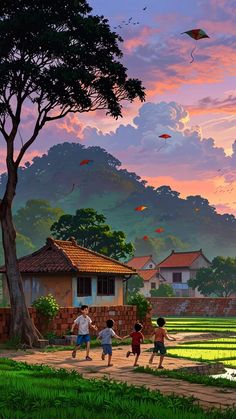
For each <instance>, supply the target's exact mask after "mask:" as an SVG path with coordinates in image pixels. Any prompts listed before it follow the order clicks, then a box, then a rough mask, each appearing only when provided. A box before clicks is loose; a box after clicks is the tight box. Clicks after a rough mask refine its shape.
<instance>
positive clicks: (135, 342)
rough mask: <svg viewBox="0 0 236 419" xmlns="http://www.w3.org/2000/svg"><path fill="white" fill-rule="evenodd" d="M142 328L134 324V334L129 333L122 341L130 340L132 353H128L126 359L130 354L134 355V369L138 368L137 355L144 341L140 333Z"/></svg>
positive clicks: (138, 324)
mask: <svg viewBox="0 0 236 419" xmlns="http://www.w3.org/2000/svg"><path fill="white" fill-rule="evenodd" d="M142 328H143V326H142V325H141V324H140V323H135V325H134V330H135V331H134V332H132V333H130V335H127V336H124V337H123V339H126V338H129V337H131V338H132V344H131V345H132V351H128V352H127V354H126V357H127V358H129V356H130V354H134V355H135V359H134V367H138V364H137V362H138V359H139V355H140V353H141V350H140V343H143V340H144V336H143V334H142V333H141V330H142Z"/></svg>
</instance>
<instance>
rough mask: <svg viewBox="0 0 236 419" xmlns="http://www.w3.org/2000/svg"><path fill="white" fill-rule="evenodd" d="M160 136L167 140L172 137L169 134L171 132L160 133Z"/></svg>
mask: <svg viewBox="0 0 236 419" xmlns="http://www.w3.org/2000/svg"><path fill="white" fill-rule="evenodd" d="M159 138H165V140H167V138H171V135H169V134H161V135H159Z"/></svg>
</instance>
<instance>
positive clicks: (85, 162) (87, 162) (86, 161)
mask: <svg viewBox="0 0 236 419" xmlns="http://www.w3.org/2000/svg"><path fill="white" fill-rule="evenodd" d="M92 162H93V160H86V159H85V160H82V161H81V162H80V164H79V165H80V166H85V165H86V164H89V163H92Z"/></svg>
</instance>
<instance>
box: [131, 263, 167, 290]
mask: <svg viewBox="0 0 236 419" xmlns="http://www.w3.org/2000/svg"><path fill="white" fill-rule="evenodd" d="M127 265H128V266H130V267H131V268H133V269H136V270H137V274H138V275H139V276H140V277H141V278H143V281H144V286H143V287H142V288H140V292H141V293H142V294H144V295H145V297H150V296H151V294H150V291H151V290H152V289H156V288H158V287H159V284H160V282H161V281H160V279H159V270H158V269H156V263H155V262H154V260H153V259H152V255H148V256H137V257H133V258H132V259H130V260H129V261H128V262H127Z"/></svg>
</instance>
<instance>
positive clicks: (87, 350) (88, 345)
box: [86, 342, 90, 356]
mask: <svg viewBox="0 0 236 419" xmlns="http://www.w3.org/2000/svg"><path fill="white" fill-rule="evenodd" d="M89 350H90V342H86V356H89Z"/></svg>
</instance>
